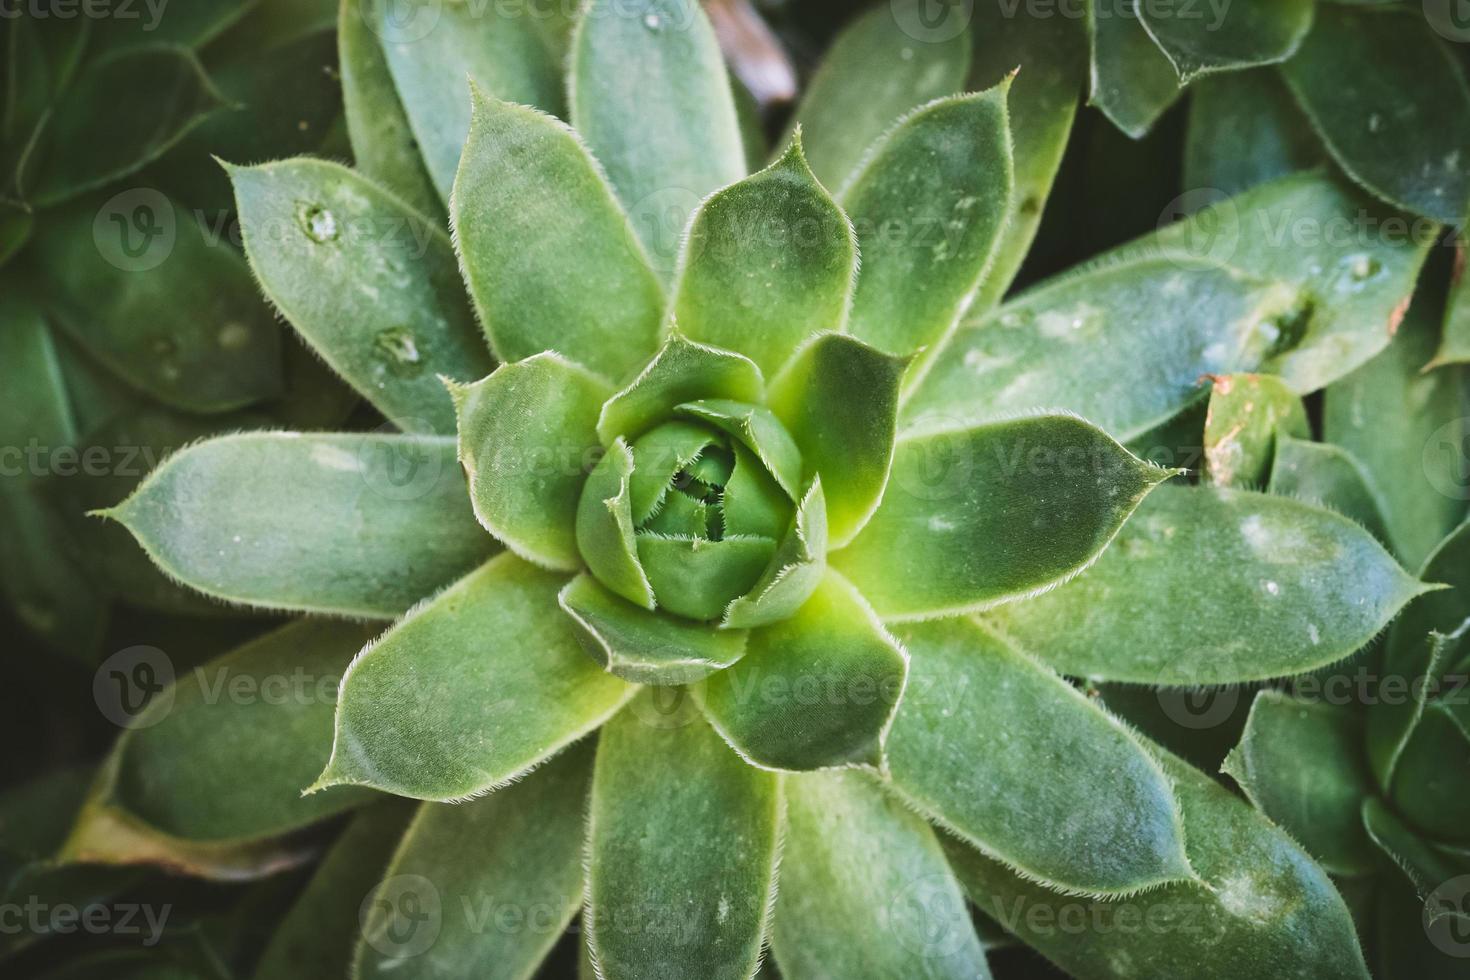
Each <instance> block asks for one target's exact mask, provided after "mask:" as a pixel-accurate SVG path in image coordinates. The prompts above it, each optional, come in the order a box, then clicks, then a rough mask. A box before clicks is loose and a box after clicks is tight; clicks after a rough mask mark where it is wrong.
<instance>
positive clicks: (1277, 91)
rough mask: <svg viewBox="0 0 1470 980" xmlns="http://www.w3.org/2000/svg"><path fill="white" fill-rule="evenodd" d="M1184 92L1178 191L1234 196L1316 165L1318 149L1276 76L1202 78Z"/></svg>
mask: <svg viewBox="0 0 1470 980" xmlns="http://www.w3.org/2000/svg"><path fill="white" fill-rule="evenodd" d="M1190 92H1191V95H1190V97H1189V130H1188V133H1187V135H1186V137H1185V143H1184V186H1185V187H1188V188H1192V189H1194V190H1195V191H1196V193H1197V194H1198V193H1199V192H1202V191H1203V192H1205V194H1206V195H1208V194H1209V192H1213V191H1218V192H1219V193H1221V194H1226V195H1234V194H1239V193H1241V192H1242V191H1246V190H1249V189H1250V188H1252V187H1254V186H1256V185H1257V184H1262V183H1265V182H1266V181H1268V180H1275V179H1276V178H1278V177H1284V176H1286V175H1287V174H1290V173H1295V172H1296V171H1298V170H1307V169H1310V168H1311V167H1314V166H1316V165H1317V164H1319V163H1321V162H1322V160H1323V158H1324V154H1323V151H1322V146H1321V144H1320V143H1319V142H1318V141H1317V139H1316V137H1315V135H1313V133H1312V129H1311V125H1310V124H1309V123H1308V122H1307V120H1306V119H1305V118H1304V117H1303V116H1302V114H1301V111H1300V110H1299V109H1298V108H1297V107H1296V103H1295V102H1293V101H1292V97H1291V92H1290V91H1288V90H1287V88H1286V83H1285V82H1283V81H1282V80H1281V77H1280V75H1278V74H1277V73H1275V72H1269V71H1241V72H1232V73H1230V74H1226V75H1217V76H1215V77H1213V78H1203V79H1200V80H1199V81H1197V82H1195V83H1194V84H1193V85H1192V86H1191V87H1190ZM1200 196H1201V197H1204V196H1205V195H1200Z"/></svg>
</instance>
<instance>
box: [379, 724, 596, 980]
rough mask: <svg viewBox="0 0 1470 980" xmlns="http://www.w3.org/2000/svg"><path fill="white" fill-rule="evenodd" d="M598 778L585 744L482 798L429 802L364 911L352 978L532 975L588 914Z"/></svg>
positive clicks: (509, 978)
mask: <svg viewBox="0 0 1470 980" xmlns="http://www.w3.org/2000/svg"><path fill="white" fill-rule="evenodd" d="M591 777H592V746H591V745H577V746H574V747H573V748H571V749H569V750H568V751H567V752H566V753H565V754H563V755H562V756H560V757H559V758H557V759H555V760H553V761H552V762H550V763H548V764H547V765H546V766H545V767H543V768H541V769H539V770H537V771H536V772H534V773H532V774H531V775H530V776H528V777H527V778H526V779H523V780H521V781H520V782H518V783H516V784H515V785H513V786H507V787H505V788H504V789H501V790H498V791H497V792H495V793H493V794H491V795H490V796H487V797H485V798H484V799H479V800H471V801H469V802H468V803H460V804H455V805H446V804H439V803H425V804H422V805H420V807H419V812H418V815H417V816H416V817H415V818H414V821H413V823H412V825H410V826H409V828H408V832H407V833H406V834H404V836H403V840H402V842H401V843H400V844H399V846H398V848H397V850H396V851H395V852H394V854H393V861H392V863H391V864H389V865H388V869H387V870H386V871H385V872H384V873H383V880H382V882H380V883H379V884H378V886H377V887H376V888H375V889H374V890H373V891H372V892H370V893H369V895H370V896H371V898H372V901H371V904H365V905H364V909H365V911H364V914H363V916H362V933H361V939H360V941H359V943H358V946H357V957H356V963H355V964H354V969H353V971H352V975H353V976H355V977H360V978H362V980H369V978H380V977H401V976H403V972H404V968H405V964H411V965H417V963H423V967H421V969H423V973H421V974H418V975H421V976H423V975H427V976H436V977H443V976H462V977H463V976H474V977H479V978H482V980H519V978H523V977H528V976H531V975H532V974H533V973H534V972H535V971H536V970H537V968H538V967H539V966H540V965H541V962H542V960H544V959H545V958H546V954H547V953H549V952H550V951H551V947H552V946H553V945H554V944H555V943H556V941H557V940H558V939H559V938H561V935H562V932H563V931H564V930H565V929H566V927H567V925H568V923H570V922H571V920H572V917H573V916H574V915H576V914H577V910H578V909H580V908H581V907H582V892H583V884H582V854H583V834H584V819H583V814H584V813H585V812H586V808H587V790H588V787H589V785H590V783H591ZM425 913H428V914H429V915H430V918H429V919H423V918H422V916H423V915H424V914H425ZM435 913H437V914H435ZM431 950H432V952H431ZM419 957H429V959H427V961H424V960H420V959H419ZM411 968H412V966H410V969H411Z"/></svg>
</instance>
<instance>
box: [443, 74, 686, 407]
mask: <svg viewBox="0 0 1470 980" xmlns="http://www.w3.org/2000/svg"><path fill="white" fill-rule="evenodd" d="M473 94H474V103H475V105H474V117H473V119H472V120H471V122H470V136H469V140H468V142H466V144H465V150H464V156H463V158H462V159H461V160H460V165H459V175H458V177H456V178H455V190H454V200H453V202H452V204H451V210H452V212H453V218H454V226H455V233H456V244H457V247H458V249H459V256H460V264H461V267H462V268H463V270H464V278H465V282H466V283H468V285H469V289H470V293H471V295H472V296H473V297H474V299H475V309H476V310H477V311H478V313H479V316H480V322H481V323H482V324H483V325H484V327H485V332H486V333H487V334H488V335H489V337H490V342H491V344H492V345H493V347H494V348H495V352H496V354H497V355H498V356H499V357H500V359H501V360H504V361H517V360H520V359H521V358H524V357H529V356H531V355H532V354H537V353H540V352H541V351H544V350H555V351H557V352H558V353H560V354H564V355H566V356H567V357H569V358H571V359H572V360H574V361H578V362H580V363H582V364H584V365H586V366H587V367H589V368H591V369H593V370H594V371H599V372H601V373H602V374H604V375H606V376H608V377H611V378H613V379H615V380H617V379H621V378H623V377H625V376H626V375H628V374H629V373H630V372H631V371H634V370H636V369H637V368H638V367H639V366H641V365H642V364H643V363H644V362H645V361H646V360H647V359H648V358H649V357H650V356H651V355H652V354H653V352H654V350H655V349H656V348H657V346H658V343H659V339H660V336H659V318H660V316H661V314H662V310H663V293H662V290H661V288H660V286H659V283H658V281H657V280H656V279H655V278H654V275H653V273H652V272H651V271H650V269H649V267H648V259H647V258H646V257H645V255H644V253H643V250H642V248H641V246H640V245H639V243H638V239H637V238H636V237H635V236H634V234H633V229H632V228H631V227H630V226H629V224H628V218H627V216H626V215H625V214H624V213H623V210H622V208H621V207H619V205H618V202H617V200H616V199H615V198H614V197H613V195H612V191H611V189H610V188H609V187H608V184H607V181H606V180H605V179H604V178H603V176H602V174H601V173H600V172H599V171H598V169H597V163H596V162H595V161H594V160H593V159H592V157H591V155H590V154H589V153H588V152H587V149H586V147H584V146H583V145H582V143H581V140H580V139H578V137H577V134H576V133H574V132H572V130H571V129H569V128H568V127H567V126H566V125H565V124H564V123H562V122H559V121H558V120H556V119H554V118H552V117H551V116H548V115H545V114H544V113H541V112H538V111H536V110H535V109H531V108H527V107H526V106H518V105H511V104H510V103H508V102H500V101H497V100H495V99H489V98H486V97H485V95H484V94H483V93H482V92H480V91H479V90H478V89H476V90H475V91H474V93H473ZM573 268H574V269H575V272H571V271H570V270H571V269H573Z"/></svg>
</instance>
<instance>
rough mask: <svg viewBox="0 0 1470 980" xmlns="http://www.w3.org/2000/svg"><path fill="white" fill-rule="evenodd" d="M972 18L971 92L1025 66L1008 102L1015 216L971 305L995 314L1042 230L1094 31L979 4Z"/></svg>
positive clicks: (1009, 219) (1059, 19)
mask: <svg viewBox="0 0 1470 980" xmlns="http://www.w3.org/2000/svg"><path fill="white" fill-rule="evenodd" d="M919 2H922V0H919ZM915 6H918V3H916V4H915ZM950 9H952V10H956V11H957V10H959V9H960V8H950ZM971 16H972V17H973V18H974V19H973V21H972V26H971V31H972V32H973V33H974V35H975V50H974V64H973V65H972V66H971V71H970V84H969V88H970V89H971V90H974V91H980V90H983V89H986V88H988V87H990V86H992V85H995V84H997V83H999V82H1000V81H1001V80H1002V79H1003V78H1005V77H1006V76H1008V75H1009V74H1011V73H1012V72H1016V69H1017V67H1018V66H1019V68H1020V71H1019V72H1016V75H1015V78H1014V79H1013V80H1012V81H1011V87H1010V91H1009V92H1008V93H1007V96H1006V114H1007V116H1008V117H1009V120H1010V129H1011V143H1012V145H1011V155H1012V158H1013V162H1012V171H1013V174H1012V186H1011V203H1010V213H1009V215H1008V216H1007V218H1006V222H1005V233H1004V234H1003V235H1002V236H1001V238H1000V241H999V242H998V243H997V244H996V250H995V256H994V257H993V258H992V259H991V264H990V270H989V271H988V272H986V274H985V279H984V281H983V282H982V283H981V284H980V292H979V294H978V295H977V296H976V298H975V303H974V306H973V307H972V309H974V310H988V309H990V308H991V307H993V306H995V305H996V304H997V303H999V302H1000V299H1001V297H1002V296H1004V295H1005V293H1006V291H1007V290H1009V289H1010V287H1011V283H1012V282H1014V281H1015V278H1016V274H1017V273H1018V272H1019V271H1020V269H1021V263H1022V262H1023V261H1024V260H1025V258H1026V256H1027V255H1028V254H1029V253H1030V251H1031V245H1032V242H1033V241H1034V240H1035V238H1036V232H1037V229H1038V228H1039V227H1040V225H1041V215H1042V210H1043V208H1044V207H1045V205H1046V201H1047V198H1048V196H1049V195H1050V194H1051V189H1052V184H1053V182H1054V181H1055V179H1056V176H1057V171H1058V169H1059V168H1060V167H1061V165H1062V154H1063V153H1064V152H1065V150H1066V148H1067V141H1068V137H1069V136H1070V135H1071V133H1072V122H1073V120H1074V118H1075V117H1076V115H1077V104H1078V101H1079V98H1080V93H1081V91H1082V89H1083V87H1084V84H1085V82H1086V80H1087V71H1088V55H1087V32H1086V30H1085V25H1084V24H1082V23H1081V22H1080V21H1079V20H1078V18H1076V17H1030V16H1016V15H1015V12H1014V9H1008V8H1007V6H1006V5H1005V4H1001V3H994V4H991V3H982V4H977V5H976V6H975V9H974V11H973V12H972V14H971Z"/></svg>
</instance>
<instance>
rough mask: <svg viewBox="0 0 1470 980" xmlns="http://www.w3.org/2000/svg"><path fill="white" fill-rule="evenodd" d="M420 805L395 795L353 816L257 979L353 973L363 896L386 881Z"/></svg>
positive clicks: (275, 937) (268, 950)
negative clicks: (395, 852)
mask: <svg viewBox="0 0 1470 980" xmlns="http://www.w3.org/2000/svg"><path fill="white" fill-rule="evenodd" d="M417 808H418V807H417V805H415V804H414V803H412V802H410V801H409V800H394V799H390V800H384V801H382V802H380V803H377V804H375V805H373V806H370V807H364V808H363V809H362V810H361V811H360V812H359V813H357V814H356V815H355V816H354V817H353V818H352V822H351V823H349V824H348V825H347V829H346V830H344V831H342V834H341V836H340V837H338V838H337V840H336V842H335V843H334V844H333V845H332V847H331V849H330V850H328V851H327V853H326V854H325V855H324V856H323V857H322V862H321V864H319V865H318V866H317V869H316V871H315V872H314V873H313V874H312V876H311V880H310V881H308V882H307V883H306V887H305V888H303V889H302V890H301V892H300V894H299V895H297V897H296V900H295V901H294V902H293V903H292V904H291V908H290V909H289V910H288V911H287V912H286V917H285V918H284V919H282V920H281V924H280V925H279V926H277V927H276V929H275V931H274V932H273V933H271V936H270V941H269V942H268V943H267V944H266V946H265V949H264V951H263V952H262V953H261V955H260V959H259V960H258V961H257V963H256V966H255V972H254V973H253V974H251V976H252V977H253V978H254V980H321V978H322V977H329V976H339V977H345V976H349V975H350V973H351V970H352V950H353V945H354V943H355V941H356V939H357V937H358V936H359V934H360V931H361V928H362V926H361V925H360V923H359V921H358V913H359V910H360V907H361V904H362V900H363V896H365V895H370V894H371V893H372V891H373V889H374V888H375V887H376V886H377V884H378V882H379V881H380V880H381V878H382V876H383V869H384V868H385V867H387V865H388V859H389V857H390V856H391V855H392V853H393V849H394V848H395V847H396V846H397V845H398V841H399V839H400V838H401V837H402V836H403V831H404V828H405V827H406V826H407V824H408V822H409V820H410V818H412V817H413V815H414V812H415V811H416V810H417Z"/></svg>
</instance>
